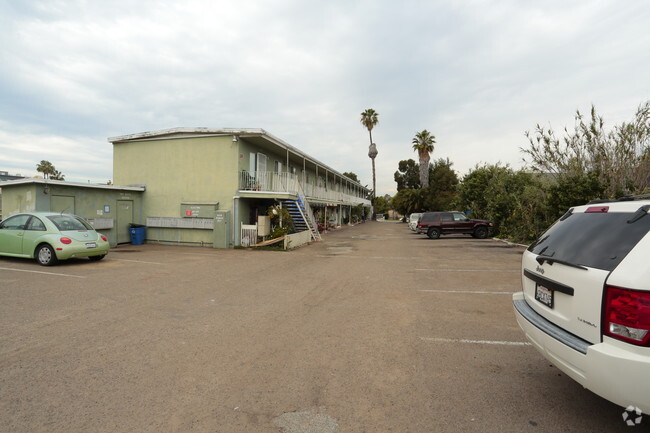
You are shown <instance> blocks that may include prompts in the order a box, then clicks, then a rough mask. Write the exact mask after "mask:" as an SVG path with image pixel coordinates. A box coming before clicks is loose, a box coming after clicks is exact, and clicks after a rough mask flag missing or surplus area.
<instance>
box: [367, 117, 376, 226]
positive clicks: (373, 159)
mask: <svg viewBox="0 0 650 433" xmlns="http://www.w3.org/2000/svg"><path fill="white" fill-rule="evenodd" d="M368 134H370V147H372V130H368ZM370 159H372V196H371V197H370V198H371V200H370V203H371V204H372V205H373V206H374V205H375V197H377V179H376V177H375V158H370ZM373 215H374V213H373Z"/></svg>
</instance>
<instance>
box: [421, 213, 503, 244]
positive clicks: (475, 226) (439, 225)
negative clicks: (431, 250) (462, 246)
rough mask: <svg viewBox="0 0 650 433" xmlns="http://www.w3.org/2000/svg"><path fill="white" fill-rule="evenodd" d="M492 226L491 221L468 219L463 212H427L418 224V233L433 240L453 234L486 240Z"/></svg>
mask: <svg viewBox="0 0 650 433" xmlns="http://www.w3.org/2000/svg"><path fill="white" fill-rule="evenodd" d="M492 225H493V224H492V223H491V222H490V221H485V220H475V219H471V218H467V216H466V215H465V214H464V213H462V212H425V213H423V214H422V217H421V218H420V221H419V222H418V231H419V232H420V233H426V234H427V236H429V237H430V238H431V239H438V238H439V237H440V235H450V234H453V233H460V234H467V235H472V236H474V237H475V238H479V239H485V238H487V237H488V234H489V230H490V228H491V227H492Z"/></svg>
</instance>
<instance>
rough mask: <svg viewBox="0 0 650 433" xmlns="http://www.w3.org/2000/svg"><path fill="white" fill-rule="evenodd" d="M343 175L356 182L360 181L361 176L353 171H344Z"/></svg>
mask: <svg viewBox="0 0 650 433" xmlns="http://www.w3.org/2000/svg"><path fill="white" fill-rule="evenodd" d="M343 176H345V177H348V178H350V179H352V180H353V181H355V182H359V178H358V177H357V175H356V173H352V172H351V171H346V172H345V173H343Z"/></svg>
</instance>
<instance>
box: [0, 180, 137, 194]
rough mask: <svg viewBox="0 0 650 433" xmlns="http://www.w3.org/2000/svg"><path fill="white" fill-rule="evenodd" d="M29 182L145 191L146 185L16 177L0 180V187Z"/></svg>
mask: <svg viewBox="0 0 650 433" xmlns="http://www.w3.org/2000/svg"><path fill="white" fill-rule="evenodd" d="M30 183H35V184H41V185H60V186H73V187H78V188H94V189H112V190H118V191H138V192H143V191H146V189H147V188H146V186H144V185H138V186H119V185H102V184H97V183H81V182H67V181H65V180H50V179H35V178H27V179H18V180H7V181H5V182H0V187H3V186H5V187H6V186H12V185H26V184H30Z"/></svg>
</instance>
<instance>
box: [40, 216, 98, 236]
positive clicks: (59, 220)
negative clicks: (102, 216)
mask: <svg viewBox="0 0 650 433" xmlns="http://www.w3.org/2000/svg"><path fill="white" fill-rule="evenodd" d="M47 218H48V219H49V220H50V221H52V222H53V223H54V225H55V226H56V228H58V229H59V230H61V231H62V232H65V231H70V230H92V229H93V228H92V227H91V226H90V224H88V223H87V222H86V221H84V220H83V219H81V218H78V217H73V216H70V215H52V216H49V217H47Z"/></svg>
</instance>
